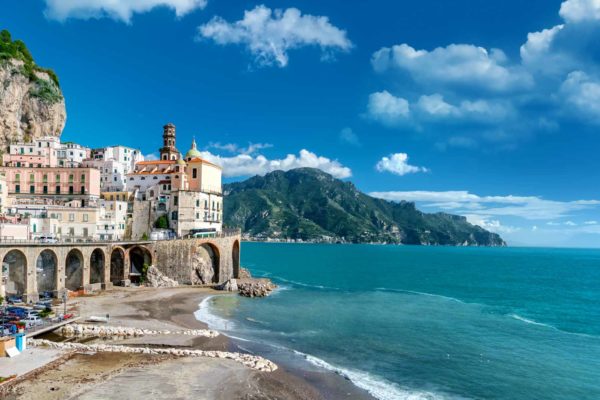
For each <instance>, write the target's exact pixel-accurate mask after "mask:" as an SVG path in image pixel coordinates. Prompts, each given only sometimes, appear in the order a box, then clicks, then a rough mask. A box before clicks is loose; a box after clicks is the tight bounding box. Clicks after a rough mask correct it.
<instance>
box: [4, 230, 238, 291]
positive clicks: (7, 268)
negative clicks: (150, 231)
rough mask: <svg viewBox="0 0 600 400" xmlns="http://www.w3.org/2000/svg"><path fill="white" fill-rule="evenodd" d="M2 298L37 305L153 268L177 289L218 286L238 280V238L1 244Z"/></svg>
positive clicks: (124, 282) (126, 280)
mask: <svg viewBox="0 0 600 400" xmlns="http://www.w3.org/2000/svg"><path fill="white" fill-rule="evenodd" d="M0 260H2V284H1V285H0V286H1V287H2V289H4V293H2V292H1V291H0V294H4V295H18V296H23V299H24V301H27V302H31V301H36V300H37V299H38V298H39V297H40V295H41V294H43V293H49V294H51V295H53V296H57V297H58V296H62V294H63V292H64V291H65V290H72V291H75V290H82V291H84V292H92V291H96V290H101V289H107V288H111V287H112V286H113V285H128V284H129V283H130V282H131V281H136V280H139V277H140V274H141V273H142V270H143V267H144V265H146V266H150V265H153V266H155V267H156V268H158V269H159V270H160V271H161V272H163V273H164V274H165V275H167V276H168V277H170V278H173V279H175V280H177V281H178V282H180V283H181V284H202V285H210V284H218V283H223V282H226V281H227V280H228V279H230V278H237V277H239V260H240V235H239V232H236V233H235V234H231V233H230V234H222V235H220V236H219V237H215V238H203V239H176V240H165V241H135V242H133V241H131V242H127V241H123V242H84V243H54V244H48V243H24V244H18V243H14V244H13V243H2V242H0Z"/></svg>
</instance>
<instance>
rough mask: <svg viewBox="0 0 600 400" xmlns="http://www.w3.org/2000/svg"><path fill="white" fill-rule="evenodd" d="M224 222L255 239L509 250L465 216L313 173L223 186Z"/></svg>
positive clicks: (298, 172) (281, 174)
mask: <svg viewBox="0 0 600 400" xmlns="http://www.w3.org/2000/svg"><path fill="white" fill-rule="evenodd" d="M224 193H225V196H226V201H225V203H224V207H225V209H224V218H225V223H226V224H227V225H229V226H234V227H238V228H241V229H242V232H244V233H245V234H246V235H247V236H249V237H250V238H252V239H255V240H282V241H285V240H299V241H309V242H345V243H388V244H414V245H449V246H505V245H506V243H505V242H504V240H502V238H501V237H500V236H499V235H497V234H495V233H492V232H489V231H487V230H485V229H483V228H481V227H479V226H476V225H472V224H470V223H469V222H468V221H467V220H466V218H465V217H462V216H458V215H452V214H446V213H433V214H428V213H424V212H421V211H419V210H418V209H417V208H416V206H415V204H414V203H412V202H406V201H402V202H398V203H395V202H390V201H386V200H382V199H376V198H373V197H371V196H368V195H366V194H364V193H362V192H361V191H359V190H358V189H357V188H356V187H355V186H354V185H353V184H352V183H351V182H345V181H341V180H339V179H335V178H334V177H333V176H331V175H329V174H327V173H325V172H323V171H321V170H318V169H313V168H299V169H293V170H290V171H286V172H284V171H275V172H272V173H269V174H267V175H265V176H255V177H253V178H250V179H248V180H246V181H243V182H235V183H230V184H227V185H224Z"/></svg>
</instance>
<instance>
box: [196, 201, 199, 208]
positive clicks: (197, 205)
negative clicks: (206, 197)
mask: <svg viewBox="0 0 600 400" xmlns="http://www.w3.org/2000/svg"><path fill="white" fill-rule="evenodd" d="M196 207H200V200H199V199H197V200H196Z"/></svg>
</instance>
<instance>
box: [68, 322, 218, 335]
mask: <svg viewBox="0 0 600 400" xmlns="http://www.w3.org/2000/svg"><path fill="white" fill-rule="evenodd" d="M60 333H61V334H62V335H63V336H97V337H115V336H120V337H135V336H145V335H187V336H203V337H209V338H213V337H217V336H219V332H217V331H213V330H209V329H188V330H180V331H167V330H153V329H140V328H127V327H122V326H99V325H82V324H69V325H64V326H63V327H62V328H60Z"/></svg>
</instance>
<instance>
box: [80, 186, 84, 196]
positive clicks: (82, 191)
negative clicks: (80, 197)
mask: <svg viewBox="0 0 600 400" xmlns="http://www.w3.org/2000/svg"><path fill="white" fill-rule="evenodd" d="M81 194H85V186H82V187H81Z"/></svg>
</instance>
